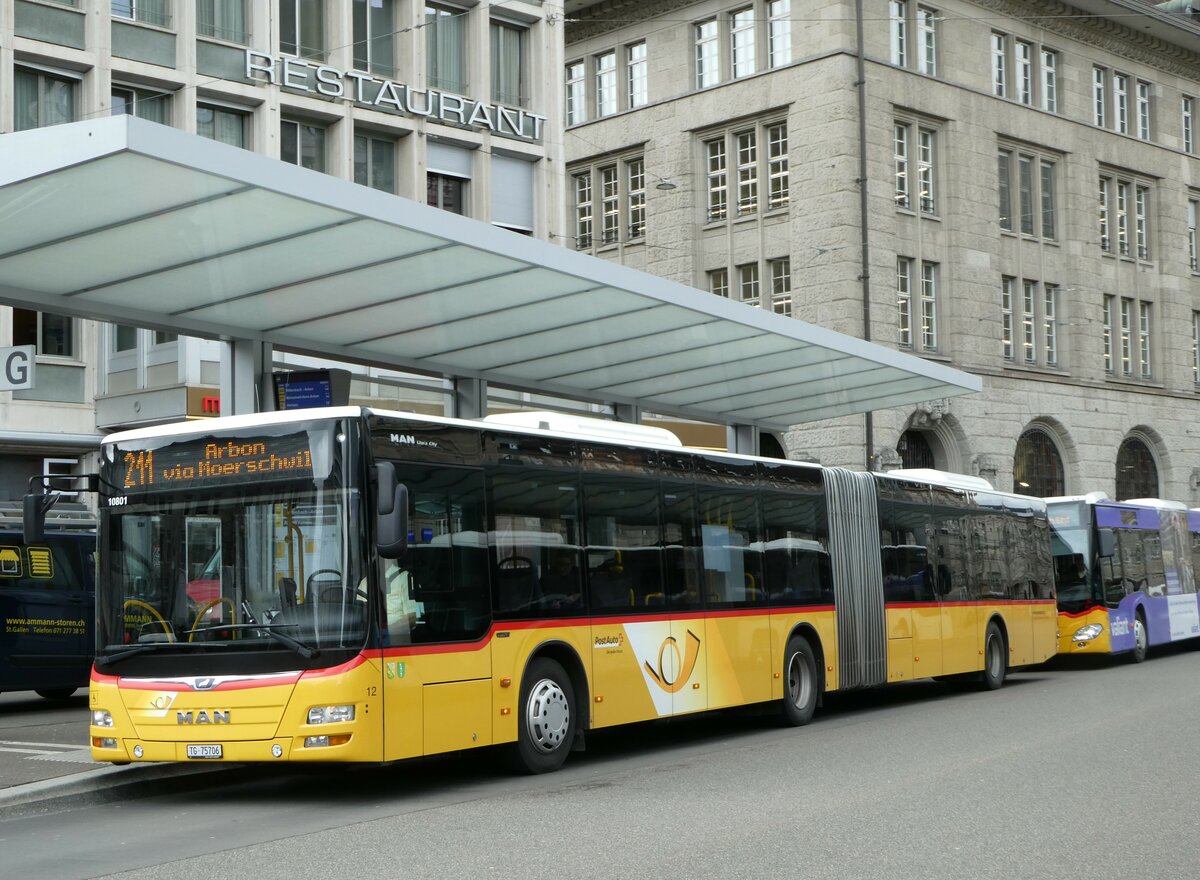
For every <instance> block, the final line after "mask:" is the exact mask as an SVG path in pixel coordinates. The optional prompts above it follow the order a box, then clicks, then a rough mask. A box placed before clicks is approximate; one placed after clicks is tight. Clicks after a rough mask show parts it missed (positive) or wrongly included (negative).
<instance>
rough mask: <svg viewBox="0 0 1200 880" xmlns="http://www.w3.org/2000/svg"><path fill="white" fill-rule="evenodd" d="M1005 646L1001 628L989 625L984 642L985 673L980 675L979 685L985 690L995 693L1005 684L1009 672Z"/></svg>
mask: <svg viewBox="0 0 1200 880" xmlns="http://www.w3.org/2000/svg"><path fill="white" fill-rule="evenodd" d="M1006 653H1007V649H1006V646H1005V644H1004V636H1003V635H1001V634H1000V627H998V626H996V624H995V623H989V624H988V627H987V636H985V637H984V640H983V672H981V673H979V683H980V685H981V686H982V687H983V689H984V690H988V691H994V690H996V688H998V687H1000V685H1002V684H1004V675H1005V673H1006V672H1008V658H1007V657H1006V656H1005V654H1006Z"/></svg>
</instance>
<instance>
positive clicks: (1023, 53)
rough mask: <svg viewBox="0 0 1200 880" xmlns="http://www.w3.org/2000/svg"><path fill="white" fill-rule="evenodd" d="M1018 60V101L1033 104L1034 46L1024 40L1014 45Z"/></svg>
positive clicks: (1016, 73)
mask: <svg viewBox="0 0 1200 880" xmlns="http://www.w3.org/2000/svg"><path fill="white" fill-rule="evenodd" d="M1013 52H1014V54H1015V56H1016V57H1015V60H1016V70H1015V71H1014V73H1015V75H1016V80H1017V82H1016V86H1017V94H1016V98H1017V100H1018V101H1019V102H1020V103H1022V104H1028V105H1032V104H1033V45H1032V44H1031V43H1026V42H1025V41H1024V40H1017V41H1016V42H1015V43H1013Z"/></svg>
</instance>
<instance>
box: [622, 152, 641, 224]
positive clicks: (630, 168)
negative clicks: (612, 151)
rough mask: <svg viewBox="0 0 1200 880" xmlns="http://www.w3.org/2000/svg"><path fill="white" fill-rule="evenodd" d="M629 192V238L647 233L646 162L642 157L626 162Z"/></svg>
mask: <svg viewBox="0 0 1200 880" xmlns="http://www.w3.org/2000/svg"><path fill="white" fill-rule="evenodd" d="M625 171H626V178H627V181H628V185H627V192H628V193H629V238H630V239H631V240H632V239H635V238H641V237H642V236H643V235H645V234H646V162H645V160H644V159H642V158H641V157H638V158H637V159H630V160H629V161H628V162H626V163H625Z"/></svg>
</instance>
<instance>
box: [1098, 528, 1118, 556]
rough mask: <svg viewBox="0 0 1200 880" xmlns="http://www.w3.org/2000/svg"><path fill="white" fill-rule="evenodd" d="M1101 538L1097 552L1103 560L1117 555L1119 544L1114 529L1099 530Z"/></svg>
mask: <svg viewBox="0 0 1200 880" xmlns="http://www.w3.org/2000/svg"><path fill="white" fill-rule="evenodd" d="M1096 534H1097V535H1098V536H1099V541H1098V547H1097V552H1098V553H1099V555H1100V556H1101V557H1102V558H1105V557H1110V556H1116V555H1117V542H1116V538H1115V537H1114V535H1113V530H1112V529H1097V530H1096Z"/></svg>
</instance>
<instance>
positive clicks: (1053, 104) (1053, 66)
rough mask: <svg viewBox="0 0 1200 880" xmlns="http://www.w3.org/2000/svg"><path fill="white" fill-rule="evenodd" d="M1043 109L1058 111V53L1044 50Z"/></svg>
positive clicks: (1051, 111)
mask: <svg viewBox="0 0 1200 880" xmlns="http://www.w3.org/2000/svg"><path fill="white" fill-rule="evenodd" d="M1042 109H1043V110H1047V111H1049V112H1050V113H1057V112H1058V53H1057V52H1052V51H1051V50H1049V49H1043V50H1042Z"/></svg>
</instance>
